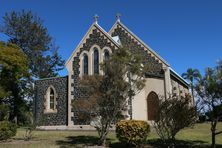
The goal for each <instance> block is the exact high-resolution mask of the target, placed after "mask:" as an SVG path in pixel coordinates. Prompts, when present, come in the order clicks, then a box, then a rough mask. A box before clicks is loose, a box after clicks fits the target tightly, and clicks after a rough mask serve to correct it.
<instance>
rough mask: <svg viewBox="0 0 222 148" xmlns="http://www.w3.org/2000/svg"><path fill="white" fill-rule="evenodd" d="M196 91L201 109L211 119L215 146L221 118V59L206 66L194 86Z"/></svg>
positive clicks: (213, 144) (220, 132)
mask: <svg viewBox="0 0 222 148" xmlns="http://www.w3.org/2000/svg"><path fill="white" fill-rule="evenodd" d="M196 91H197V93H198V96H199V98H200V100H201V103H202V106H204V107H202V109H203V111H204V112H206V113H208V116H209V117H210V120H211V135H212V147H215V137H216V135H219V134H222V131H217V128H216V127H217V124H218V121H219V119H221V118H222V61H219V62H218V65H217V66H216V67H215V68H207V69H206V71H205V75H204V76H203V77H202V79H201V80H200V81H199V83H198V84H197V86H196Z"/></svg>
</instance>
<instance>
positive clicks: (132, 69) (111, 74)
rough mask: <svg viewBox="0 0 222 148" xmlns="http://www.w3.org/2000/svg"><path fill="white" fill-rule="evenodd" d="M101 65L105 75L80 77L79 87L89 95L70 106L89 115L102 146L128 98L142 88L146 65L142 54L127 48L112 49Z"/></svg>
mask: <svg viewBox="0 0 222 148" xmlns="http://www.w3.org/2000/svg"><path fill="white" fill-rule="evenodd" d="M101 67H102V70H103V71H104V73H105V75H102V76H98V75H92V76H83V77H82V78H81V79H80V84H81V87H82V88H83V87H84V88H85V90H86V93H87V94H89V97H88V99H87V98H80V99H78V100H74V102H73V107H74V109H75V110H77V111H79V112H82V113H84V116H87V117H91V118H89V119H90V120H91V124H92V125H93V126H94V127H95V128H96V129H97V131H98V133H99V138H100V141H99V144H103V145H104V144H105V140H106V136H107V134H108V132H109V128H110V127H111V126H112V125H113V124H115V123H116V122H117V121H118V120H120V119H122V118H123V115H122V113H123V112H124V111H125V112H126V111H127V103H128V100H127V98H128V97H129V96H134V95H135V94H136V93H137V92H139V91H140V90H141V89H142V88H143V87H144V85H145V84H144V82H145V80H144V79H143V76H144V72H145V71H146V70H147V69H146V65H142V59H141V57H140V56H139V55H136V54H132V53H131V52H130V51H129V50H128V49H127V48H120V49H118V50H115V51H114V52H113V54H112V56H111V58H110V59H109V60H107V61H105V62H104V63H103V64H102V65H101ZM129 74H130V76H132V77H131V81H129ZM127 75H128V76H127Z"/></svg>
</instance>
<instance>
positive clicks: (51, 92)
mask: <svg viewBox="0 0 222 148" xmlns="http://www.w3.org/2000/svg"><path fill="white" fill-rule="evenodd" d="M56 98H57V94H56V91H55V88H54V87H53V86H52V85H51V86H49V87H48V89H47V91H46V94H45V103H44V106H45V109H44V113H53V112H57V109H56Z"/></svg>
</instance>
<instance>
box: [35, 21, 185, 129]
mask: <svg viewBox="0 0 222 148" xmlns="http://www.w3.org/2000/svg"><path fill="white" fill-rule="evenodd" d="M94 19H95V21H94V23H93V24H92V25H91V26H90V28H89V29H88V31H87V32H86V34H85V36H84V37H83V38H82V40H81V41H80V43H79V44H78V45H77V47H76V48H75V49H74V50H73V52H72V54H71V55H70V57H69V59H68V60H67V61H66V64H65V66H66V68H67V70H68V76H65V77H54V78H46V79H40V80H37V81H36V82H35V100H34V120H35V122H36V124H37V125H38V128H40V129H88V128H90V126H89V122H82V121H80V120H78V112H77V111H75V110H73V109H72V106H71V102H72V100H73V99H78V98H80V97H81V98H82V97H84V96H86V95H87V94H86V93H85V92H84V89H83V88H81V87H80V86H78V78H79V77H81V76H82V75H92V74H102V71H101V70H100V68H99V63H101V62H102V61H103V60H105V59H106V58H109V56H110V55H111V54H112V52H113V51H114V50H118V48H120V47H121V46H126V47H128V48H129V49H130V50H132V52H137V53H141V54H144V55H146V59H144V60H145V62H148V63H150V64H151V65H152V67H153V68H152V71H148V72H147V74H146V76H145V79H146V85H145V87H144V89H143V90H142V91H140V93H139V94H137V95H136V96H134V98H133V100H132V103H131V104H129V105H130V106H131V107H130V108H131V114H130V116H131V118H132V119H137V120H145V121H152V120H154V118H155V111H156V108H157V106H156V105H157V100H158V99H160V98H159V96H165V97H167V96H168V95H169V94H177V95H180V96H184V95H185V94H186V93H189V84H188V83H187V82H186V81H185V80H184V79H183V78H181V77H180V76H179V75H178V74H177V73H176V72H175V71H174V70H173V69H172V68H171V67H170V65H169V64H168V63H167V62H166V61H165V60H164V59H163V58H161V56H160V55H158V54H157V53H156V52H155V51H154V50H152V49H151V48H150V47H149V46H148V45H147V44H146V43H144V42H143V41H142V40H141V39H140V38H139V37H137V36H136V35H135V34H134V33H133V32H131V31H130V30H129V29H128V28H127V27H126V26H125V25H124V24H123V23H122V22H121V21H120V18H119V17H117V20H116V22H115V24H114V25H113V26H112V28H111V29H110V30H109V31H108V32H107V31H105V30H104V29H103V28H102V27H101V26H100V25H99V24H98V22H97V17H95V18H94Z"/></svg>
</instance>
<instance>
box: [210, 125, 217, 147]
mask: <svg viewBox="0 0 222 148" xmlns="http://www.w3.org/2000/svg"><path fill="white" fill-rule="evenodd" d="M216 126H217V122H216V121H212V122H211V140H212V141H211V147H212V148H215V147H216V145H215V144H216V140H215V137H216Z"/></svg>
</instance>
